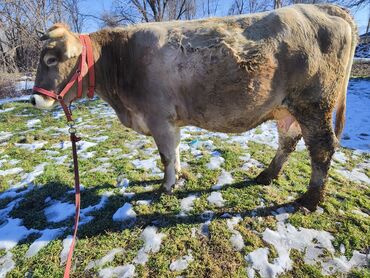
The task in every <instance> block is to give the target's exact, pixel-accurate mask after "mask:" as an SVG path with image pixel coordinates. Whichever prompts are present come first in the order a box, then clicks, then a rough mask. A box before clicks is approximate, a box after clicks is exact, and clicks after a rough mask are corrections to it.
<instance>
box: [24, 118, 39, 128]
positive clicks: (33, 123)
mask: <svg viewBox="0 0 370 278" xmlns="http://www.w3.org/2000/svg"><path fill="white" fill-rule="evenodd" d="M40 124H41V120H39V119H34V120H29V121H27V127H28V128H33V127H35V126H36V125H40Z"/></svg>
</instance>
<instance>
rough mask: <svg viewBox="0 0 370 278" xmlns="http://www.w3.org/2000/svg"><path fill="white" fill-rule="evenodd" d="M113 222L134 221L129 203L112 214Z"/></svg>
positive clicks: (133, 214) (134, 216)
mask: <svg viewBox="0 0 370 278" xmlns="http://www.w3.org/2000/svg"><path fill="white" fill-rule="evenodd" d="M112 218H113V221H130V222H133V221H135V219H136V213H135V211H134V210H133V208H132V205H131V204H130V203H125V204H124V205H123V206H122V207H120V208H119V209H118V210H117V211H116V212H115V213H114V214H113V217H112Z"/></svg>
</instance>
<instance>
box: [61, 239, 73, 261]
mask: <svg viewBox="0 0 370 278" xmlns="http://www.w3.org/2000/svg"><path fill="white" fill-rule="evenodd" d="M72 240H73V237H72V236H71V235H69V236H67V237H66V238H65V239H63V242H62V246H63V249H62V252H60V256H59V257H60V265H62V264H64V263H65V262H66V261H67V257H68V252H69V248H70V247H71V244H72Z"/></svg>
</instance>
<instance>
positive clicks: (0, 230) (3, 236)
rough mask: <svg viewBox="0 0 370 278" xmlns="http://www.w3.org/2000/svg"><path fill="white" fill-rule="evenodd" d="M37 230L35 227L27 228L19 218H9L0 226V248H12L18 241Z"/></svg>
mask: <svg viewBox="0 0 370 278" xmlns="http://www.w3.org/2000/svg"><path fill="white" fill-rule="evenodd" d="M35 232H37V230H34V229H27V228H26V227H25V226H23V225H22V220H21V219H19V218H8V219H7V220H5V222H4V223H3V224H2V225H1V226H0V249H5V250H10V249H12V248H13V247H14V246H16V245H17V244H18V242H19V241H20V240H22V239H24V238H26V237H27V236H29V235H30V234H32V233H35Z"/></svg>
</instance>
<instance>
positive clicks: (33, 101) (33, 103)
mask: <svg viewBox="0 0 370 278" xmlns="http://www.w3.org/2000/svg"><path fill="white" fill-rule="evenodd" d="M30 102H31V104H32V105H33V106H35V105H36V99H35V97H34V96H31V97H30Z"/></svg>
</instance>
